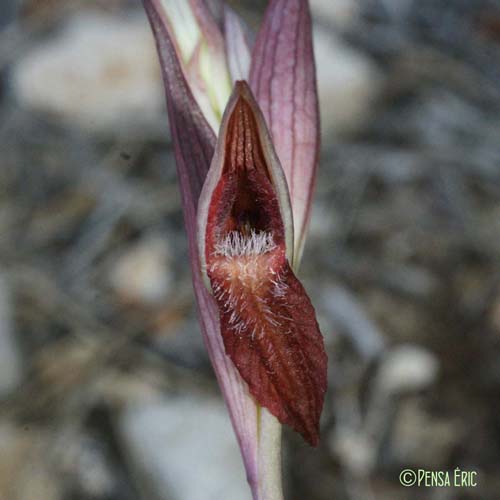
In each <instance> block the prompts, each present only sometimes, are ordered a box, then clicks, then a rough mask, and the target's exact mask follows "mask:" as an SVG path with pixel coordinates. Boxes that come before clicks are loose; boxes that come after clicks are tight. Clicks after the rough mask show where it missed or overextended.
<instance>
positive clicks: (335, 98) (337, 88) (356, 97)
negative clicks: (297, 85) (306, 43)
mask: <svg viewBox="0 0 500 500" xmlns="http://www.w3.org/2000/svg"><path fill="white" fill-rule="evenodd" d="M314 52H315V57H316V67H317V76H318V91H319V104H320V115H321V127H322V136H323V143H324V144H327V143H328V142H329V141H331V139H332V135H335V134H342V133H351V132H354V131H356V130H358V129H359V128H360V126H361V125H362V124H363V123H364V122H365V121H366V119H367V118H368V117H369V114H370V111H371V107H372V105H373V103H374V101H375V99H376V97H377V96H378V95H379V93H380V90H381V85H382V77H381V73H380V71H379V70H378V68H377V67H376V66H375V64H374V63H373V62H372V61H371V60H370V59H368V57H366V56H365V55H364V54H362V53H361V52H359V51H358V50H356V49H354V48H352V47H349V46H347V45H346V44H345V43H344V42H342V41H341V40H340V39H338V38H337V37H336V36H335V34H334V33H333V31H332V32H329V31H327V30H325V29H323V28H320V27H316V28H315V30H314Z"/></svg>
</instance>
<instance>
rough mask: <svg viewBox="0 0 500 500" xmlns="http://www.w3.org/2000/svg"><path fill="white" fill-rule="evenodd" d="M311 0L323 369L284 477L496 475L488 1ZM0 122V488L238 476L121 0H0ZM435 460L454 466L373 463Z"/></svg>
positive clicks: (389, 491)
mask: <svg viewBox="0 0 500 500" xmlns="http://www.w3.org/2000/svg"><path fill="white" fill-rule="evenodd" d="M231 3H232V5H233V6H234V7H235V8H236V9H237V10H239V11H240V12H241V13H242V14H243V15H244V16H245V18H246V19H247V21H248V22H249V24H250V25H251V26H254V27H255V26H257V25H258V22H259V18H260V16H261V15H262V12H263V7H264V3H265V2H263V1H262V0H260V1H253V0H246V1H241V2H237V1H233V2H231ZM311 4H312V10H313V16H314V20H315V42H316V57H317V65H318V77H319V88H320V93H321V112H322V122H323V134H322V135H323V148H322V156H321V166H320V170H319V180H318V184H317V196H316V199H315V206H314V211H313V218H312V223H311V228H310V237H309V240H308V243H307V245H306V251H305V255H304V259H303V267H302V279H303V281H304V284H305V286H306V288H307V290H308V291H309V293H310V295H311V298H312V301H313V303H314V304H315V306H316V309H317V312H318V317H319V321H320V323H321V327H322V331H323V333H324V336H325V340H326V344H327V348H328V355H329V360H330V363H329V384H330V385H329V392H328V395H327V400H326V404H325V409H324V414H323V419H322V441H321V444H320V446H319V448H318V449H317V450H315V449H312V448H310V447H308V446H307V445H305V444H304V443H303V442H302V440H301V439H300V437H298V436H296V435H294V434H293V433H292V432H289V431H288V430H287V431H286V432H285V438H284V440H285V445H284V450H285V451H284V453H285V458H284V468H285V486H286V491H287V494H286V498H287V500H372V499H373V500H406V499H409V500H412V499H415V500H448V499H449V500H470V499H480V500H498V498H500V266H499V262H500V2H498V1H494V0H313V1H312V2H311ZM0 148H1V155H0V499H1V500H249V498H250V497H249V492H248V488H247V486H246V483H245V479H244V473H243V468H242V466H241V461H240V458H239V453H238V450H237V447H236V443H235V438H234V436H233V434H232V432H231V429H230V423H229V418H228V416H227V414H226V412H225V409H224V406H223V403H222V400H221V397H220V393H219V390H218V388H217V385H216V382H215V380H214V375H213V373H212V370H211V367H210V364H209V362H208V358H207V354H206V352H205V349H204V347H203V343H202V338H201V335H200V332H199V327H198V324H197V320H196V316H195V309H194V305H193V294H192V290H191V282H190V271H189V268H188V262H187V259H186V251H187V250H186V239H185V235H184V229H183V222H182V214H181V209H180V202H179V195H178V192H177V185H176V174H175V168H174V158H173V152H172V146H171V142H170V139H169V133H168V126H167V119H166V112H165V107H164V100H163V93H162V88H161V81H160V74H159V71H158V65H157V61H156V53H155V49H154V46H153V42H152V37H151V35H150V31H149V25H148V23H147V20H146V17H145V15H144V14H143V12H142V10H141V9H140V5H138V2H135V1H132V0H130V1H127V0H2V2H1V5H0ZM456 467H459V468H460V469H462V470H473V471H476V472H477V473H478V478H477V486H476V487H475V488H459V489H458V488H423V487H421V488H403V487H402V486H401V485H400V483H399V480H398V476H399V473H400V472H401V470H402V469H404V468H424V469H427V470H454V469H455V468H456Z"/></svg>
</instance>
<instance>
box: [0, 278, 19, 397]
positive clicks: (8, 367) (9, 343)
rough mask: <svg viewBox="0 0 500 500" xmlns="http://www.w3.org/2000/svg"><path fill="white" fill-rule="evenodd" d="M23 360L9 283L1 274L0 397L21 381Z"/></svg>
mask: <svg viewBox="0 0 500 500" xmlns="http://www.w3.org/2000/svg"><path fill="white" fill-rule="evenodd" d="M21 377H22V360H21V353H20V350H19V346H18V344H17V342H16V338H15V335H14V328H13V324H12V318H11V303H10V297H9V289H8V288H7V283H6V282H5V281H4V279H3V278H2V276H1V275H0V399H1V398H2V397H4V396H7V395H8V394H9V393H11V392H12V391H13V390H14V389H15V388H16V387H17V386H18V385H19V383H20V382H21Z"/></svg>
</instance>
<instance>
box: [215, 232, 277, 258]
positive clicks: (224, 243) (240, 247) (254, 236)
mask: <svg viewBox="0 0 500 500" xmlns="http://www.w3.org/2000/svg"><path fill="white" fill-rule="evenodd" d="M275 248H276V245H275V243H274V240H273V235H272V233H270V232H267V231H258V232H256V231H254V230H253V229H252V230H251V232H250V234H248V235H244V234H242V233H240V232H238V231H231V232H229V233H227V234H226V235H225V236H224V237H223V238H222V239H221V240H220V241H219V242H217V243H216V244H215V252H214V253H215V255H222V256H224V257H241V256H251V255H262V254H264V253H266V252H270V251H271V250H274V249H275Z"/></svg>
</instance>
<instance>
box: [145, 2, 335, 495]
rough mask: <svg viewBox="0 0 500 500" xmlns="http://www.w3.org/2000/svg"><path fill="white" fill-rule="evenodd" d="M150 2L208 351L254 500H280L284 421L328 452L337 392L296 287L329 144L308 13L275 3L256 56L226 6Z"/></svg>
mask: <svg viewBox="0 0 500 500" xmlns="http://www.w3.org/2000/svg"><path fill="white" fill-rule="evenodd" d="M144 4H145V7H146V11H147V13H148V16H149V20H150V23H151V26H152V28H153V32H154V34H155V39H156V43H157V48H158V53H159V56H160V60H161V66H162V72H163V78H164V84H165V90H166V96H167V108H168V114H169V121H170V129H171V134H172V140H173V144H174V148H175V156H176V163H177V169H178V176H179V183H180V188H181V194H182V203H183V209H184V217H185V223H186V230H187V233H188V240H189V251H190V259H191V267H192V270H193V282H194V290H195V295H196V299H197V303H198V308H199V316H200V321H201V325H202V330H203V335H204V340H205V343H206V345H207V349H208V352H209V355H210V358H211V361H212V364H213V366H214V371H215V373H216V376H217V379H218V381H219V384H220V386H221V389H222V392H223V395H224V398H225V401H226V404H227V406H228V409H229V413H230V415H231V419H232V423H233V427H234V429H235V433H236V436H237V438H238V441H239V444H240V447H241V450H242V455H243V459H244V462H245V467H246V470H247V476H248V480H249V483H250V486H251V488H252V493H253V497H254V499H259V500H277V499H280V498H282V490H281V480H280V426H279V423H278V420H279V422H281V423H284V424H287V425H290V426H291V427H292V428H294V429H295V430H296V431H298V432H299V433H300V434H301V435H302V436H303V437H304V438H305V439H306V440H307V441H308V442H309V443H310V444H312V445H316V444H317V443H318V440H319V419H320V415H321V410H322V406H323V400H324V394H325V391H326V371H327V358H326V354H325V350H324V346H323V339H322V337H321V334H320V332H319V328H318V324H317V321H316V318H315V313H314V309H313V307H312V305H311V302H310V300H309V298H308V297H307V295H306V292H305V290H304V288H303V287H302V285H301V284H300V282H299V281H298V279H297V278H296V275H295V273H296V271H297V269H298V265H299V262H300V258H301V254H302V250H303V245H304V240H305V234H306V227H307V223H308V219H309V214H310V207H311V199H312V191H313V185H314V180H315V173H316V166H317V156H318V145H319V126H318V106H317V94H316V81H315V67H314V58H313V52H312V37H311V19H310V14H309V6H308V2H307V0H271V1H270V3H269V6H268V9H267V11H266V13H265V16H264V20H263V23H262V26H261V29H260V31H259V33H258V35H257V38H256V40H255V44H252V42H251V40H252V36H251V34H250V33H249V31H248V30H247V28H246V27H245V25H244V24H243V23H242V22H241V20H240V19H239V18H238V16H237V15H236V14H235V13H234V12H233V11H232V10H230V9H229V8H228V7H227V6H225V5H224V4H223V3H222V2H221V1H213V0H212V1H210V3H208V2H207V3H205V2H204V1H203V0H144ZM245 80H246V81H248V82H249V83H248V84H247V83H246V82H245ZM231 88H233V90H232V94H231ZM230 94H231V95H230ZM216 134H217V135H216ZM202 187H203V189H202ZM276 419H277V420H276Z"/></svg>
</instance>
